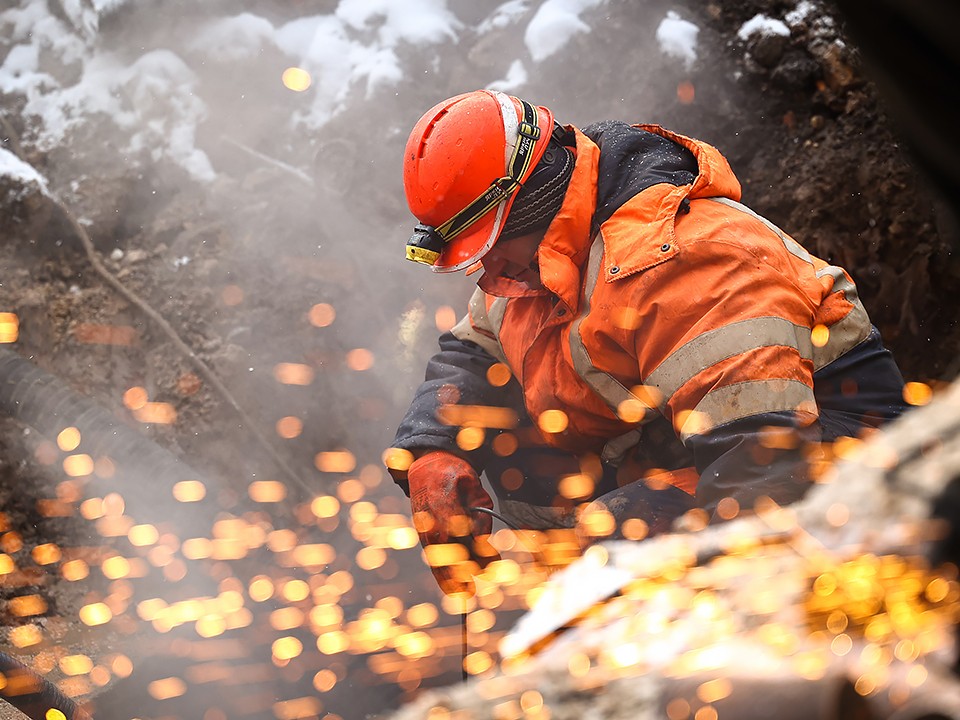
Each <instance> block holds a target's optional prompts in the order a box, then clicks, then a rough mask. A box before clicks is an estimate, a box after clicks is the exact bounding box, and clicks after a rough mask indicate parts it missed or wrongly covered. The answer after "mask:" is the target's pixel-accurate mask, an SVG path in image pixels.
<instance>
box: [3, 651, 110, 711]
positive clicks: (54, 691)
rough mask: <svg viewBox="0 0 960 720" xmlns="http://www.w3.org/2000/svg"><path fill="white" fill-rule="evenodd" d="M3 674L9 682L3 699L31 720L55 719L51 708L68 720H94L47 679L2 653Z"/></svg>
mask: <svg viewBox="0 0 960 720" xmlns="http://www.w3.org/2000/svg"><path fill="white" fill-rule="evenodd" d="M0 673H2V674H3V676H4V678H5V679H6V683H5V684H4V686H3V689H2V690H0V698H3V699H4V700H6V701H7V702H8V703H10V704H11V705H13V707H15V708H16V709H17V710H19V711H20V712H22V713H23V714H24V715H26V716H27V717H28V718H30V720H51V718H52V717H54V715H55V713H51V712H50V710H51V709H53V710H58V711H59V712H61V713H62V714H63V716H64V717H65V718H66V719H67V720H93V717H92V716H91V715H89V714H88V713H87V712H86V711H85V710H83V709H82V708H81V707H80V706H79V705H78V704H77V703H76V702H75V701H74V700H72V699H71V698H68V697H67V696H66V695H64V694H63V692H62V691H61V690H60V688H58V687H57V686H56V685H54V684H53V683H52V682H50V681H49V680H48V679H47V678H45V677H44V676H43V675H40V674H39V673H37V672H35V671H34V670H31V669H30V668H29V667H27V666H26V665H24V664H23V663H22V662H20V661H19V660H17V659H16V658H14V657H11V656H10V655H7V654H6V653H3V652H0Z"/></svg>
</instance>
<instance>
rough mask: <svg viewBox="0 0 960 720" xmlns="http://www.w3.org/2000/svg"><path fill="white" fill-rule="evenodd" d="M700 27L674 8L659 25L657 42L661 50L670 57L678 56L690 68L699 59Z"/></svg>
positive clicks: (685, 66)
mask: <svg viewBox="0 0 960 720" xmlns="http://www.w3.org/2000/svg"><path fill="white" fill-rule="evenodd" d="M699 34H700V28H699V27H697V26H696V25H694V24H693V23H692V22H690V21H689V20H684V19H683V18H681V17H680V16H679V15H678V14H677V13H675V12H674V11H673V10H671V11H669V12H668V13H667V16H666V17H665V18H664V19H663V20H661V21H660V24H659V25H658V26H657V42H658V43H659V44H660V51H661V52H662V53H663V54H664V55H667V56H668V57H675V58H678V59H679V60H681V61H682V62H683V65H684V68H686V69H687V70H689V69H690V68H692V67H693V64H694V63H695V62H696V61H697V36H698V35H699Z"/></svg>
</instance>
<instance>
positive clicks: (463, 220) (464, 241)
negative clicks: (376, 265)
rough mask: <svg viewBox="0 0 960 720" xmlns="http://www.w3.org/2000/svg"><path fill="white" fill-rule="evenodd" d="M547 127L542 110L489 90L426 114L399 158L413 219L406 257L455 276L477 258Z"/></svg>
mask: <svg viewBox="0 0 960 720" xmlns="http://www.w3.org/2000/svg"><path fill="white" fill-rule="evenodd" d="M553 128H554V122H553V113H552V112H550V110H549V109H547V108H545V107H542V106H534V105H531V104H530V103H528V102H526V101H524V100H521V99H520V98H516V97H513V96H511V95H505V94H504V93H501V92H495V91H491V90H476V91H474V92H470V93H465V94H463V95H457V96H456V97H452V98H450V99H448V100H444V101H443V102H441V103H439V104H437V105H435V106H434V107H432V108H430V110H428V111H427V112H426V113H425V114H424V115H423V117H421V118H420V120H419V121H418V122H417V124H416V125H415V126H414V128H413V131H412V132H411V133H410V137H409V139H408V140H407V147H406V150H405V153H404V162H403V186H404V190H405V192H406V196H407V204H408V205H409V206H410V211H411V212H412V213H413V214H414V215H415V216H416V218H417V219H418V220H419V221H420V224H419V225H417V228H416V230H415V231H414V235H413V237H412V238H411V239H410V242H408V244H407V257H408V258H409V259H411V260H415V261H417V262H421V263H424V264H427V265H431V266H432V269H433V270H434V271H436V272H454V271H457V270H463V269H464V268H467V267H469V266H471V265H473V264H474V263H476V262H477V261H478V260H479V259H480V258H481V257H483V255H484V254H486V252H487V251H488V250H489V249H490V248H491V247H493V244H494V243H495V242H496V240H497V237H499V235H500V232H501V231H502V230H503V226H504V222H505V221H506V219H507V214H508V213H509V212H510V207H511V205H512V204H513V201H514V199H515V198H516V196H517V192H518V191H519V189H520V187H521V186H522V185H523V183H524V181H526V179H527V178H528V177H530V174H531V173H532V172H533V169H534V167H535V166H536V165H537V163H538V162H539V160H540V158H541V157H542V156H543V153H544V151H545V150H546V148H547V144H548V143H549V142H550V136H551V134H552V132H553Z"/></svg>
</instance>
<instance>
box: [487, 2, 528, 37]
mask: <svg viewBox="0 0 960 720" xmlns="http://www.w3.org/2000/svg"><path fill="white" fill-rule="evenodd" d="M529 9H530V4H529V3H528V2H527V1H526V0H510V1H509V2H505V3H504V4H503V5H501V6H500V7H498V8H497V9H495V10H494V11H493V12H492V13H490V15H489V17H487V19H486V20H484V21H483V22H481V23H480V24H479V25H478V26H477V34H478V35H484V34H486V33H488V32H490V31H491V30H502V29H503V28H505V27H508V26H510V25H512V24H513V23H515V22H518V21H519V20H520V18H521V17H523V15H524V14H525V13H526V12H527V11H528V10H529Z"/></svg>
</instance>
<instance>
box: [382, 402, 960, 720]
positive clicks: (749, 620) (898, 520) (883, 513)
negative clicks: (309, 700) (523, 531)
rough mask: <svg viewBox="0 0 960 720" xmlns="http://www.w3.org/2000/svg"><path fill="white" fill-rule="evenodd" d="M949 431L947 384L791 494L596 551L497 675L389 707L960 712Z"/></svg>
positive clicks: (461, 715) (578, 713) (954, 406)
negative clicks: (719, 522)
mask: <svg viewBox="0 0 960 720" xmlns="http://www.w3.org/2000/svg"><path fill="white" fill-rule="evenodd" d="M958 431H960V384H954V385H953V386H952V387H951V388H949V389H948V390H947V391H945V392H944V393H943V394H942V395H940V396H939V397H938V398H936V399H935V400H934V402H932V403H931V404H930V405H928V406H926V407H923V408H920V409H917V410H915V411H913V412H912V413H911V414H909V415H908V416H906V417H904V418H902V419H901V420H900V421H898V422H897V423H895V424H893V425H892V426H890V427H889V428H888V429H887V430H886V431H885V432H883V433H878V434H877V435H875V436H874V437H873V438H871V439H870V440H869V441H866V442H861V441H855V440H851V441H850V442H849V443H848V444H847V445H846V446H844V447H838V448H836V453H837V455H838V456H839V459H838V460H837V461H836V462H835V464H833V465H832V466H831V467H830V468H829V469H828V470H827V471H826V473H825V474H824V477H823V483H822V484H821V485H818V487H816V488H815V489H814V490H813V491H812V492H811V493H810V495H809V496H808V497H807V499H805V500H804V501H803V502H802V503H799V504H797V505H795V506H793V507H790V508H780V507H776V506H774V505H772V504H771V505H769V506H767V507H761V508H758V512H757V514H756V515H754V516H751V517H746V518H742V519H739V520H736V521H733V522H730V523H727V524H726V525H723V526H716V527H711V528H706V529H702V530H699V531H694V532H690V533H686V534H675V535H670V536H661V537H659V538H656V539H653V540H649V541H646V542H642V543H627V542H622V543H609V544H606V545H602V546H597V547H594V548H591V549H590V550H589V551H588V552H587V553H586V555H585V556H584V558H583V559H582V560H580V561H578V562H576V563H575V564H574V565H572V566H570V567H569V568H567V569H566V570H564V571H563V572H562V573H560V574H559V575H557V576H555V577H554V578H553V579H552V580H551V581H550V583H549V584H548V585H547V587H546V589H545V590H544V592H543V594H542V595H541V596H540V598H539V599H538V601H537V603H536V604H535V605H534V608H533V610H532V611H531V612H530V613H528V614H527V615H525V616H524V617H523V618H522V619H521V621H520V622H519V623H518V624H517V626H516V627H515V628H514V629H513V631H512V632H511V633H510V634H509V635H508V636H507V637H506V638H505V640H504V642H503V643H502V645H501V651H502V652H503V654H504V657H505V659H504V660H502V661H501V662H500V664H499V667H498V668H497V669H496V670H494V671H490V672H489V673H488V674H486V675H483V676H481V677H478V678H474V679H472V680H471V681H470V682H469V683H466V684H464V685H461V686H456V687H451V688H447V689H444V690H440V691H433V692H430V693H427V694H425V695H423V696H422V697H421V698H420V699H419V700H418V701H417V702H416V703H414V704H411V705H410V706H408V707H407V708H405V709H403V710H401V711H400V712H399V713H397V714H395V715H394V716H393V720H420V719H422V720H439V719H440V718H444V719H449V720H485V719H490V720H506V719H508V718H511V719H512V718H518V719H519V718H524V719H526V718H550V719H551V720H573V719H574V718H577V719H578V720H582V719H583V718H596V719H598V720H599V719H601V718H602V719H603V720H618V719H621V718H622V719H623V720H626V719H627V718H630V719H631V720H640V719H643V718H651V719H652V718H663V717H668V718H670V720H684V719H685V718H698V719H702V718H708V717H709V718H717V717H726V718H738V719H740V720H742V719H744V718H747V719H749V718H768V717H777V718H779V719H781V720H783V719H785V718H798V719H800V718H804V719H814V718H851V717H852V718H896V719H897V720H917V719H919V718H960V683H958V682H957V679H956V675H955V672H954V666H955V661H956V656H955V650H956V648H955V626H956V621H957V617H958V612H960V584H958V582H957V567H956V564H955V563H956V561H957V559H958V554H960V553H958V547H960V543H958V542H957V535H958V531H957V527H960V512H958V509H960V503H958V502H957V500H956V497H955V496H956V495H957V488H956V485H957V479H958V477H960V432H958Z"/></svg>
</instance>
